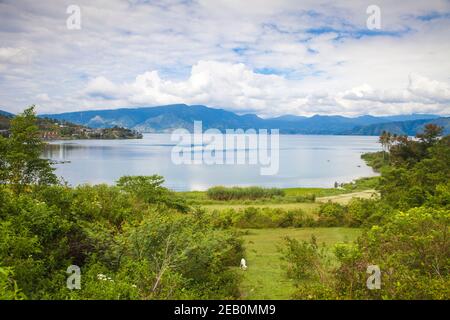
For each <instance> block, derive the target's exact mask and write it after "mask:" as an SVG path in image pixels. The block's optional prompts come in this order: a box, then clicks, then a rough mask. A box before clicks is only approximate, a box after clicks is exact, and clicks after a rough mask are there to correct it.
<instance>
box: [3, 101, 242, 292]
mask: <svg viewBox="0 0 450 320" xmlns="http://www.w3.org/2000/svg"><path fill="white" fill-rule="evenodd" d="M35 121H36V119H35V116H34V113H33V110H32V109H28V110H26V111H25V112H24V113H23V114H22V115H19V116H17V117H16V118H14V120H13V121H12V127H11V132H12V135H11V137H10V138H8V139H2V140H0V146H1V149H0V151H1V162H0V165H1V167H0V169H1V171H0V173H1V180H0V298H1V299H23V298H28V299H185V298H189V299H218V298H221V299H225V298H237V297H238V296H239V290H238V285H239V281H240V277H239V276H238V274H237V272H236V268H232V266H236V265H238V263H239V261H240V259H241V258H242V257H243V256H244V252H243V246H242V240H241V238H239V236H237V235H236V234H235V233H234V232H233V231H232V230H229V229H223V228H215V227H214V226H213V225H212V224H211V223H210V222H208V220H207V219H203V218H202V213H201V212H196V211H192V209H190V208H189V207H188V206H187V205H186V204H185V202H184V201H183V199H180V197H178V196H177V195H176V194H175V193H173V192H172V191H170V190H168V189H166V188H164V187H163V186H162V183H163V181H164V180H163V179H162V177H159V176H150V177H129V176H128V177H122V178H121V179H119V181H118V183H117V185H116V186H108V185H96V186H90V185H83V186H78V187H75V188H72V187H69V186H66V185H60V184H58V183H57V181H56V179H54V175H53V173H52V168H51V164H50V163H49V162H48V161H47V160H45V159H40V153H41V151H42V148H43V146H44V144H43V142H42V141H41V140H40V139H39V138H38V136H37V127H36V125H35ZM0 139H1V138H0ZM71 265H76V266H78V267H79V268H80V269H81V289H80V290H77V289H75V290H69V288H67V286H66V281H67V279H68V277H69V274H67V272H66V271H67V269H68V267H69V266H71Z"/></svg>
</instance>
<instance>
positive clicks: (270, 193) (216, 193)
mask: <svg viewBox="0 0 450 320" xmlns="http://www.w3.org/2000/svg"><path fill="white" fill-rule="evenodd" d="M207 196H208V198H210V199H213V200H220V201H227V200H244V199H248V200H255V199H263V198H273V197H283V196H284V190H282V189H277V188H270V189H268V188H261V187H246V188H241V187H232V188H226V187H221V186H218V187H212V188H209V189H208V191H207Z"/></svg>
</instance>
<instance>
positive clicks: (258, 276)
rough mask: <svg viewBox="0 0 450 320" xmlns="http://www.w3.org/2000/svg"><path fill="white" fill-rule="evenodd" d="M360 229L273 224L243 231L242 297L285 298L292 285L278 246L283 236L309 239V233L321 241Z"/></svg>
mask: <svg viewBox="0 0 450 320" xmlns="http://www.w3.org/2000/svg"><path fill="white" fill-rule="evenodd" d="M360 233H361V230H360V229H358V228H276V229H256V230H255V229H252V230H246V234H245V235H244V240H245V247H246V253H247V266H248V269H247V270H245V271H243V270H242V271H241V273H242V274H243V282H242V288H241V294H242V299H250V300H252V299H254V300H258V299H276V300H288V299H291V298H292V295H293V294H294V292H295V285H294V283H293V281H292V280H290V279H288V277H287V276H286V265H285V262H284V261H283V260H282V259H281V258H282V255H281V252H280V248H281V247H282V246H283V245H284V242H283V240H284V238H285V237H290V238H293V239H296V240H305V241H309V240H310V239H311V236H312V235H314V236H315V237H316V238H317V242H318V243H319V244H320V245H322V244H325V245H334V244H335V243H338V242H347V241H353V240H355V239H356V237H357V236H358V235H359V234H360Z"/></svg>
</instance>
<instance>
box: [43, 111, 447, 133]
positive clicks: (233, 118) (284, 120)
mask: <svg viewBox="0 0 450 320" xmlns="http://www.w3.org/2000/svg"><path fill="white" fill-rule="evenodd" d="M41 117H49V118H52V119H59V120H66V121H70V122H73V123H76V124H79V125H85V126H89V127H92V128H109V127H113V126H120V127H124V128H129V129H133V130H137V131H140V132H172V131H173V130H174V129H177V128H185V129H188V130H192V129H193V125H194V121H202V126H203V130H207V129H210V128H216V129H219V130H222V131H224V130H225V129H250V128H252V129H279V130H280V132H281V133H284V134H357V132H361V133H359V134H367V135H368V134H375V133H370V130H365V129H363V128H364V127H366V126H370V125H375V124H381V123H391V122H398V121H415V120H433V119H437V118H439V116H437V115H429V114H411V115H397V116H383V117H375V116H370V115H364V116H359V117H353V118H350V117H344V116H336V115H332V116H327V115H314V116H312V117H302V116H295V115H284V116H280V117H277V118H261V117H259V116H257V115H254V114H244V115H238V114H236V113H234V112H231V111H227V110H223V109H216V108H210V107H207V106H202V105H193V106H189V105H185V104H176V105H167V106H155V107H139V108H121V109H111V110H88V111H78V112H68V113H61V114H45V115H41ZM355 129H357V131H355V132H354V130H355ZM366 132H367V133H366Z"/></svg>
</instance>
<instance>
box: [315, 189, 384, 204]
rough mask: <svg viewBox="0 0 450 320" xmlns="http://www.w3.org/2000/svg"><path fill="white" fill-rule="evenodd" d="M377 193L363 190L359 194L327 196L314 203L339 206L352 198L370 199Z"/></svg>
mask: <svg viewBox="0 0 450 320" xmlns="http://www.w3.org/2000/svg"><path fill="white" fill-rule="evenodd" d="M378 195H379V193H378V192H377V191H376V190H364V191H360V192H352V193H345V194H340V195H337V196H329V197H320V198H317V199H316V202H328V201H331V202H336V203H340V204H347V203H349V202H350V200H352V199H353V198H361V199H370V198H372V197H376V196H378Z"/></svg>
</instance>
